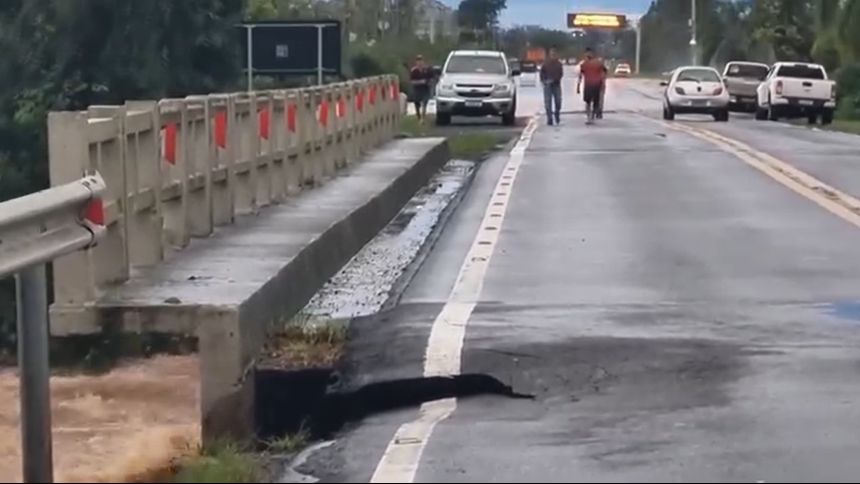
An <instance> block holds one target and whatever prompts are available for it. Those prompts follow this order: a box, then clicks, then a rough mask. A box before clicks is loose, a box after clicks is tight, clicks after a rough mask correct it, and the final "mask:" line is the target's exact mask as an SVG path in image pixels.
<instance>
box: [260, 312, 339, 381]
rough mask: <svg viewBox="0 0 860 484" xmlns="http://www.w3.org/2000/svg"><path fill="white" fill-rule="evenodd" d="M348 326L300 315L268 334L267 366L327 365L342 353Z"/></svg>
mask: <svg viewBox="0 0 860 484" xmlns="http://www.w3.org/2000/svg"><path fill="white" fill-rule="evenodd" d="M348 333H349V330H348V328H347V327H346V326H345V325H343V324H334V323H332V322H330V321H318V320H314V319H313V318H312V317H309V316H306V315H300V316H297V317H296V318H294V319H293V320H292V321H290V322H289V323H287V324H286V325H285V326H284V327H283V328H282V329H280V330H279V331H276V332H274V333H273V334H272V335H271V336H269V339H268V341H267V342H266V346H265V348H263V356H264V360H265V363H266V366H269V367H273V368H279V369H283V370H302V369H308V368H330V367H332V366H334V365H335V364H336V363H337V362H338V361H339V360H340V359H341V357H342V356H343V352H344V346H345V345H346V340H347V336H348Z"/></svg>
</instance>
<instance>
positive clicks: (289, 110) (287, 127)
mask: <svg viewBox="0 0 860 484" xmlns="http://www.w3.org/2000/svg"><path fill="white" fill-rule="evenodd" d="M300 100H301V93H300V92H299V91H296V90H289V91H284V138H283V139H284V170H285V172H286V177H287V194H288V195H293V194H296V193H298V192H299V191H301V189H302V164H301V160H302V158H303V157H304V146H302V143H301V141H300V132H299V119H298V115H299V103H300V102H301V101H300Z"/></svg>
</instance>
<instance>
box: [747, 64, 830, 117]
mask: <svg viewBox="0 0 860 484" xmlns="http://www.w3.org/2000/svg"><path fill="white" fill-rule="evenodd" d="M757 97H758V99H757V102H758V104H757V106H756V119H758V120H760V121H764V120H768V119H769V120H771V121H778V120H779V119H780V118H802V117H806V118H807V119H809V124H815V123H816V122H817V121H818V119H819V118H820V119H821V123H822V124H830V123H832V122H833V111H834V110H835V109H836V82H834V81H832V80H830V79H829V78H828V77H827V70H826V69H824V67H823V66H821V65H818V64H806V63H798V62H778V63H777V64H775V65H774V66H773V67H771V68H770V71H769V72H768V74H767V77H766V78H765V80H764V81H763V82H762V83H761V85H760V86H759V87H758V92H757Z"/></svg>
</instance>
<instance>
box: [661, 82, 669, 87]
mask: <svg viewBox="0 0 860 484" xmlns="http://www.w3.org/2000/svg"><path fill="white" fill-rule="evenodd" d="M660 87H669V81H660Z"/></svg>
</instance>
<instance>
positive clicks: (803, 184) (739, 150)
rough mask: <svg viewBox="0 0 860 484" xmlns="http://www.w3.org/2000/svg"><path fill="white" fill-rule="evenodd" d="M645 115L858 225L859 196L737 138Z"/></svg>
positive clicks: (859, 225) (859, 212)
mask: <svg viewBox="0 0 860 484" xmlns="http://www.w3.org/2000/svg"><path fill="white" fill-rule="evenodd" d="M645 117H646V118H647V119H650V120H651V121H654V122H656V123H658V124H660V125H662V126H664V127H666V128H669V129H672V130H675V131H680V132H682V133H686V134H689V135H691V136H694V137H696V138H699V139H701V140H704V141H707V142H709V143H711V144H713V145H715V146H717V147H718V148H720V149H722V150H723V151H725V152H727V153H730V154H732V155H734V156H735V157H737V158H738V159H740V160H741V161H743V162H744V163H746V164H747V165H749V166H751V167H753V168H755V169H756V170H758V171H760V172H762V173H764V174H765V175H767V176H768V177H770V178H772V179H774V180H776V181H777V182H778V183H780V184H781V185H783V186H785V187H787V188H789V189H791V190H792V191H793V192H795V193H797V194H798V195H801V196H802V197H804V198H806V199H807V200H810V201H812V202H814V203H815V204H817V205H818V206H820V207H821V208H823V209H825V210H827V211H828V212H830V213H832V214H833V215H836V216H837V217H839V218H841V219H842V220H844V221H846V222H848V223H851V224H853V225H855V226H857V227H860V199H857V198H856V197H854V196H851V195H849V194H847V193H845V192H843V191H841V190H839V189H837V188H835V187H833V186H831V185H829V184H827V183H825V182H823V181H821V180H819V179H817V178H815V177H814V176H812V175H810V174H808V173H806V172H804V171H802V170H800V169H798V168H797V167H795V166H792V165H791V164H789V163H787V162H785V161H783V160H780V159H778V158H776V157H774V156H773V155H770V154H768V153H765V152H763V151H760V150H757V149H755V148H753V147H751V146H750V145H748V144H746V143H743V142H741V141H738V140H736V139H732V138H728V137H726V136H723V135H721V134H718V133H715V132H713V131H711V130H708V129H705V128H700V127H693V126H688V125H684V124H679V123H668V122H663V121H660V120H657V119H654V118H651V117H647V116H645Z"/></svg>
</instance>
